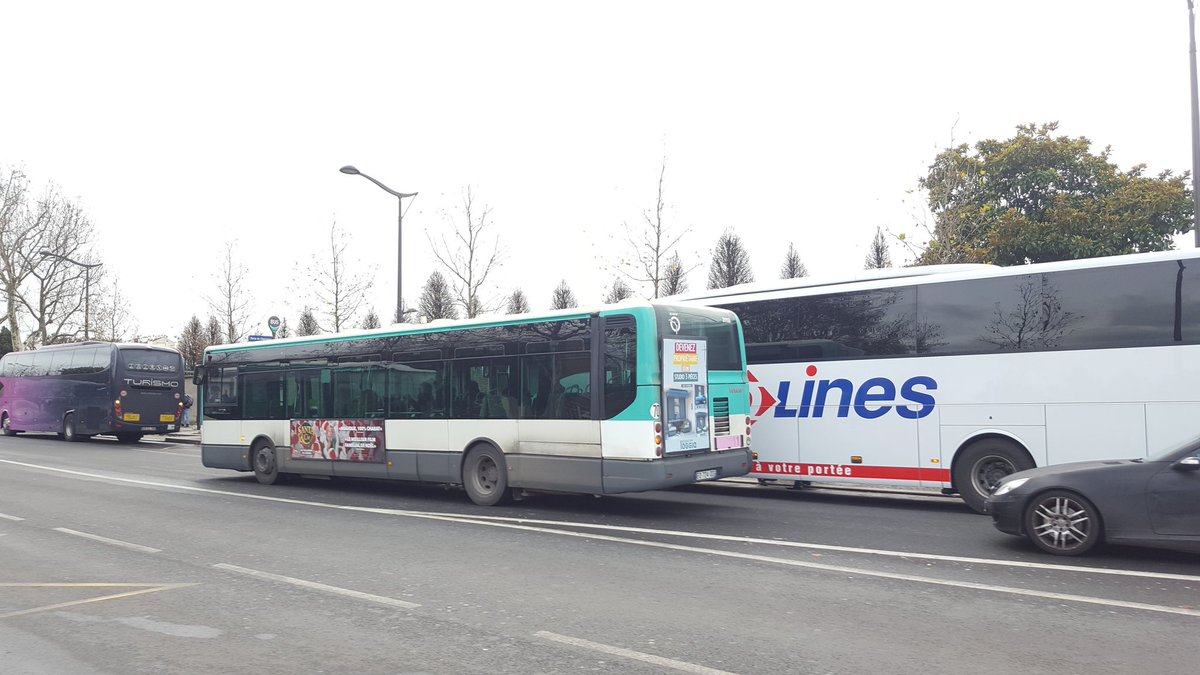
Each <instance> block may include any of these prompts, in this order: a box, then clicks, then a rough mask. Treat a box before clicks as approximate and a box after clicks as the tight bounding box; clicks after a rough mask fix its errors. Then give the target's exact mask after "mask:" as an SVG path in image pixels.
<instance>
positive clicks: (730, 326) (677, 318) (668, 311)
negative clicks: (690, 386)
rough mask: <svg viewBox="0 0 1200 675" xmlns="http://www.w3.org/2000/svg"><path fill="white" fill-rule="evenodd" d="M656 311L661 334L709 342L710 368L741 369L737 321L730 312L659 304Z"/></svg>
mask: <svg viewBox="0 0 1200 675" xmlns="http://www.w3.org/2000/svg"><path fill="white" fill-rule="evenodd" d="M656 311H657V313H658V332H659V335H660V336H662V337H663V338H669V337H675V336H679V337H691V338H699V339H701V340H704V341H706V342H707V343H708V369H709V370H743V364H742V350H741V347H740V345H741V341H740V340H739V339H738V325H737V321H736V320H735V319H734V316H733V314H732V313H730V312H726V311H711V310H705V309H700V308H692V307H686V308H682V307H658V308H656ZM677 325H678V330H676V326H677Z"/></svg>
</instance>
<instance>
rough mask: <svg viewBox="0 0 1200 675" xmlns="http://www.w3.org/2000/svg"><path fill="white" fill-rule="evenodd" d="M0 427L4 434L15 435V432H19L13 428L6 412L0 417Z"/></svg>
mask: <svg viewBox="0 0 1200 675" xmlns="http://www.w3.org/2000/svg"><path fill="white" fill-rule="evenodd" d="M0 429H2V430H3V431H4V435H5V436H16V435H17V434H19V433H21V432H19V431H14V430H13V428H12V420H10V419H9V418H8V413H4V416H3V417H0Z"/></svg>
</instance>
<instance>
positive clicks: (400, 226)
mask: <svg viewBox="0 0 1200 675" xmlns="http://www.w3.org/2000/svg"><path fill="white" fill-rule="evenodd" d="M396 204H398V215H397V216H396V323H404V292H403V288H402V283H401V276H400V269H401V267H402V264H403V261H404V257H403V256H402V255H401V252H402V251H403V239H404V199H402V198H396Z"/></svg>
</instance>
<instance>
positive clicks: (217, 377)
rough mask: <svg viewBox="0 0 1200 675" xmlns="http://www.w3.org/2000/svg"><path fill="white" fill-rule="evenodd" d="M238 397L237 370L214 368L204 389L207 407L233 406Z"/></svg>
mask: <svg viewBox="0 0 1200 675" xmlns="http://www.w3.org/2000/svg"><path fill="white" fill-rule="evenodd" d="M237 401H238V397H237V368H236V367H233V368H213V369H211V370H210V371H209V376H208V386H207V387H205V389H204V403H205V405H232V404H236V403H237Z"/></svg>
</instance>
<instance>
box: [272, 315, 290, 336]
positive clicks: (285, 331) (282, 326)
mask: <svg viewBox="0 0 1200 675" xmlns="http://www.w3.org/2000/svg"><path fill="white" fill-rule="evenodd" d="M291 336H292V330H291V329H290V328H288V324H287V317H286V316H285V317H283V321H281V322H280V323H279V330H278V331H276V332H275V337H277V338H285V337H291Z"/></svg>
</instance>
